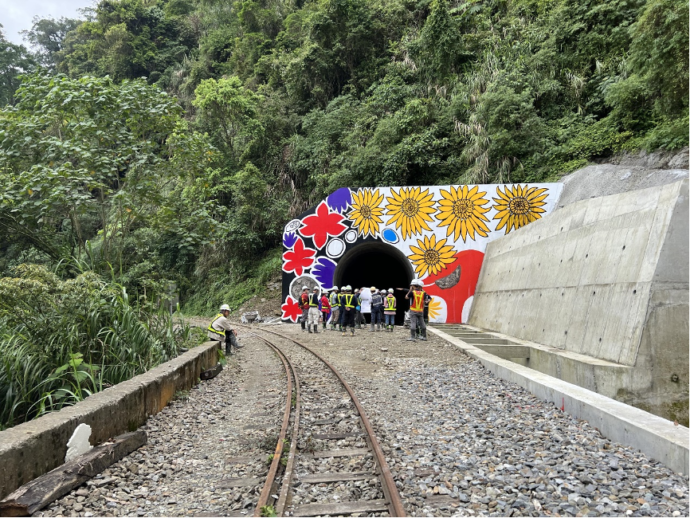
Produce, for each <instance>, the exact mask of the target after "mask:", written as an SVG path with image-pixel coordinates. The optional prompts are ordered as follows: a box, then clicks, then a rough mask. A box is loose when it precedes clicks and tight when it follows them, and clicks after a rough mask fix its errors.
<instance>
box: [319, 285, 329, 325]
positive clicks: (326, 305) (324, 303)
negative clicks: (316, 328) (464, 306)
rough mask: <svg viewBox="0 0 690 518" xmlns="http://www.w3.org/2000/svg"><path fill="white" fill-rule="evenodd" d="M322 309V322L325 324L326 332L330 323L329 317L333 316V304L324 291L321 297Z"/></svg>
mask: <svg viewBox="0 0 690 518" xmlns="http://www.w3.org/2000/svg"><path fill="white" fill-rule="evenodd" d="M319 305H320V309H321V322H323V330H324V331H325V330H326V322H327V321H328V317H330V316H331V303H330V302H329V300H328V295H327V294H326V292H325V291H324V292H323V294H322V295H321V300H320V301H319Z"/></svg>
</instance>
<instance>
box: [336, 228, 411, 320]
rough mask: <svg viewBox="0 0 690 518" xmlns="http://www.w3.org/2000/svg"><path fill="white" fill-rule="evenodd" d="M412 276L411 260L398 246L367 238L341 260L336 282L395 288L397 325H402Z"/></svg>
mask: <svg viewBox="0 0 690 518" xmlns="http://www.w3.org/2000/svg"><path fill="white" fill-rule="evenodd" d="M412 279H413V271H412V266H411V265H410V262H409V261H408V260H407V258H406V257H405V256H404V255H403V254H402V252H400V251H399V250H398V249H397V248H395V247H393V246H391V245H387V244H385V243H380V242H377V241H365V242H363V243H361V244H358V245H357V246H355V247H353V248H351V249H350V250H348V251H347V253H345V255H344V256H343V257H342V258H341V259H340V261H338V266H337V267H336V269H335V273H334V275H333V280H334V284H335V285H336V286H339V287H342V286H345V285H348V284H349V285H350V286H352V289H357V288H371V287H372V286H376V287H377V288H379V289H386V290H387V289H389V288H393V289H394V290H395V298H396V301H397V311H396V315H395V323H396V325H402V324H403V321H404V319H405V311H406V310H407V309H408V307H409V301H407V300H405V294H406V293H407V290H408V289H409V286H410V281H411V280H412Z"/></svg>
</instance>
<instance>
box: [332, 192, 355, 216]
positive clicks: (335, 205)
mask: <svg viewBox="0 0 690 518" xmlns="http://www.w3.org/2000/svg"><path fill="white" fill-rule="evenodd" d="M326 203H327V204H328V206H329V207H330V208H331V210H334V211H336V212H340V213H341V214H342V213H343V211H344V210H345V209H347V207H348V206H349V205H350V204H351V203H352V194H350V189H348V188H347V187H341V188H340V189H338V190H337V191H335V192H333V193H331V194H330V195H329V196H328V198H326Z"/></svg>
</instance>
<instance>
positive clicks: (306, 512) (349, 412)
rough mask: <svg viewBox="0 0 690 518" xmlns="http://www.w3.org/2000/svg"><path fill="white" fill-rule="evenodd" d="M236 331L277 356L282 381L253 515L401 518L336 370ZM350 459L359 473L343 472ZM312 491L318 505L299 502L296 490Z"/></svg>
mask: <svg viewBox="0 0 690 518" xmlns="http://www.w3.org/2000/svg"><path fill="white" fill-rule="evenodd" d="M241 327H243V328H244V329H247V330H248V331H247V334H251V335H253V336H254V337H256V338H258V339H259V340H261V341H263V342H264V343H266V344H267V345H268V346H269V347H270V348H271V349H272V350H273V351H274V352H275V353H276V355H277V356H278V357H279V358H280V360H281V362H282V363H283V366H284V368H285V373H286V378H287V397H286V404H285V413H284V416H283V423H282V426H281V429H280V434H279V436H278V440H277V444H276V447H275V451H274V453H273V458H272V461H271V466H270V468H269V471H268V474H267V476H266V480H265V483H264V486H263V488H262V490H261V493H260V496H259V500H258V502H257V505H256V507H255V511H254V516H262V515H269V514H270V513H271V512H272V511H273V512H275V514H276V515H278V516H343V515H350V514H355V513H357V514H358V515H359V516H363V515H366V516H405V510H404V508H403V505H402V500H401V498H400V495H399V493H398V490H397V488H396V486H395V481H394V480H393V476H392V474H391V471H390V469H389V468H388V465H387V463H386V460H385V457H384V455H383V451H382V449H381V446H380V445H379V443H378V440H377V438H376V435H375V434H374V431H373V428H372V426H371V423H370V422H369V419H368V417H367V415H366V413H365V411H364V409H363V408H362V406H361V404H360V402H359V400H358V399H357V396H356V395H355V394H354V392H353V391H352V388H351V387H350V386H349V385H348V383H347V382H346V381H345V380H344V379H343V377H342V376H341V375H340V374H339V373H338V371H337V370H336V369H335V368H334V367H333V366H332V365H331V364H330V363H329V362H328V361H327V360H326V359H325V358H323V357H322V356H321V355H319V354H318V353H316V352H315V351H313V350H312V349H311V348H309V347H308V346H306V345H305V344H303V343H300V342H299V341H297V340H294V339H293V338H291V337H288V336H285V335H282V334H280V333H277V332H275V331H269V330H265V329H261V330H257V329H256V328H250V327H249V326H241ZM259 333H261V334H259ZM267 335H268V337H267ZM278 341H280V342H281V343H280V344H278ZM336 398H337V400H338V404H337V405H335V407H334V406H333V404H332V402H333V400H334V399H336ZM324 402H325V404H326V406H324ZM343 445H345V446H350V447H344V448H343V447H342V446H343ZM338 446H340V447H338ZM352 446H354V447H352ZM353 458H360V459H363V460H364V462H363V466H364V469H360V470H358V471H351V470H349V469H348V468H349V467H350V466H351V464H352V463H351V462H349V461H348V459H353ZM317 459H318V466H317V467H315V461H317ZM349 482H353V483H354V484H355V485H359V486H360V487H357V488H354V489H353V491H352V492H351V493H350V495H349V496H348V500H347V501H338V498H339V497H338V495H337V494H336V491H335V490H336V489H337V488H338V486H339V485H341V484H343V483H349ZM298 487H299V489H296V488H298ZM314 488H317V490H318V502H317V503H301V502H300V497H299V495H298V494H297V493H301V494H304V493H305V492H306V493H310V494H313V492H314V491H316V490H314ZM360 488H361V489H360ZM295 501H297V503H295Z"/></svg>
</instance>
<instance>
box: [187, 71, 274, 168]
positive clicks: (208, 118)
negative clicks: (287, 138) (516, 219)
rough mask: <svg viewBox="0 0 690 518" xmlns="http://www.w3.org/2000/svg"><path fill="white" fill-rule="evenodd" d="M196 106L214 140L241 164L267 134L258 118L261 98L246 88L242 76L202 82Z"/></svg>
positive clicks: (197, 93)
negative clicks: (243, 157)
mask: <svg viewBox="0 0 690 518" xmlns="http://www.w3.org/2000/svg"><path fill="white" fill-rule="evenodd" d="M195 95H196V99H195V100H194V101H193V102H192V104H193V105H194V106H195V107H196V108H198V109H199V122H200V124H201V125H202V127H204V128H205V129H207V130H208V131H209V133H210V134H211V135H212V136H213V137H214V139H215V141H216V143H217V145H218V146H219V147H220V148H221V149H223V150H224V151H225V152H226V154H227V155H228V158H229V159H231V160H233V161H235V163H236V164H237V163H239V161H240V159H241V157H242V155H243V154H244V153H245V152H247V151H248V149H249V147H250V146H251V145H252V143H254V142H255V141H256V140H257V139H258V138H260V137H261V135H262V133H263V127H262V126H261V124H260V122H259V121H258V119H257V108H258V105H259V103H260V101H261V98H260V97H259V96H258V95H257V94H255V93H254V92H253V91H251V90H250V89H248V88H244V87H243V86H242V82H241V81H240V80H239V78H238V77H236V76H232V77H230V78H223V79H219V80H215V79H207V80H205V81H202V82H201V84H200V85H199V86H198V87H197V89H196V91H195Z"/></svg>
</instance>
